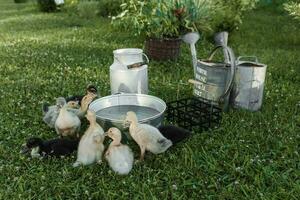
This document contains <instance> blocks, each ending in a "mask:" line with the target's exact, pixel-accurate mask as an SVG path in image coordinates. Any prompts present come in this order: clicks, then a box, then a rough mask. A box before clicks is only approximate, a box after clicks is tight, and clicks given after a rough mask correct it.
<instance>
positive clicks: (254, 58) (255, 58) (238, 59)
mask: <svg viewBox="0 0 300 200" xmlns="http://www.w3.org/2000/svg"><path fill="white" fill-rule="evenodd" d="M243 58H252V59H253V60H255V63H258V59H257V57H256V56H239V57H238V58H237V59H236V62H237V63H238V62H240V60H242V59H243Z"/></svg>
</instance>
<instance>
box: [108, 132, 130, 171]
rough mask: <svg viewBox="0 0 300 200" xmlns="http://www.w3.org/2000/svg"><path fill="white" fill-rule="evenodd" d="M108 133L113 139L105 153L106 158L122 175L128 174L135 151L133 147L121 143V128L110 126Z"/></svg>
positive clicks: (113, 168) (114, 169)
mask: <svg viewBox="0 0 300 200" xmlns="http://www.w3.org/2000/svg"><path fill="white" fill-rule="evenodd" d="M106 134H107V136H108V137H110V138H111V139H112V140H113V141H112V142H111V143H110V145H109V147H108V149H107V151H106V153H105V158H106V160H107V161H108V164H109V166H110V167H111V168H112V170H113V171H115V172H116V173H118V174H120V175H126V174H128V173H129V172H130V171H131V169H132V165H133V153H132V151H131V149H130V148H129V147H128V146H127V145H124V144H122V143H121V139H122V135H121V131H120V130H119V129H117V128H114V127H113V128H110V129H109V130H108V131H107V133H106Z"/></svg>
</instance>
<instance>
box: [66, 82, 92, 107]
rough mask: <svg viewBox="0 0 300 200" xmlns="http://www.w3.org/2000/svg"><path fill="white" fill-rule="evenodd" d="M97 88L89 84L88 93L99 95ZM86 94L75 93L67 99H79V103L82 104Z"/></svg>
mask: <svg viewBox="0 0 300 200" xmlns="http://www.w3.org/2000/svg"><path fill="white" fill-rule="evenodd" d="M97 92H98V90H97V88H96V87H95V86H93V85H89V86H88V87H87V88H86V95H87V94H90V95H91V94H92V95H95V96H98V95H97ZM84 96H85V95H74V96H71V97H68V98H67V99H66V100H67V102H69V101H77V102H78V104H79V105H81V101H82V99H83V97H84Z"/></svg>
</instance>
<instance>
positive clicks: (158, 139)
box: [140, 124, 172, 154]
mask: <svg viewBox="0 0 300 200" xmlns="http://www.w3.org/2000/svg"><path fill="white" fill-rule="evenodd" d="M140 128H141V129H142V130H143V131H142V132H143V135H145V136H146V137H147V139H148V143H147V144H146V149H147V150H148V151H150V152H152V153H154V154H159V153H163V152H165V151H166V150H167V149H168V148H169V147H170V146H172V141H171V140H168V139H167V138H165V137H164V136H163V135H162V134H161V133H160V132H159V130H158V129H157V128H156V127H154V126H151V125H148V124H140Z"/></svg>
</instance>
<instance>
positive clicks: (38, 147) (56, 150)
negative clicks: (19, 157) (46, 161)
mask: <svg viewBox="0 0 300 200" xmlns="http://www.w3.org/2000/svg"><path fill="white" fill-rule="evenodd" d="M78 142H79V140H70V139H62V138H57V139H52V140H45V141H44V140H42V139H41V138H38V137H32V138H29V139H28V140H27V142H26V145H25V147H24V148H23V150H22V151H21V152H22V153H27V152H29V151H30V150H31V157H33V158H35V157H47V156H54V157H59V156H69V155H70V154H71V153H72V152H74V151H75V150H76V149H77V147H78Z"/></svg>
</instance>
